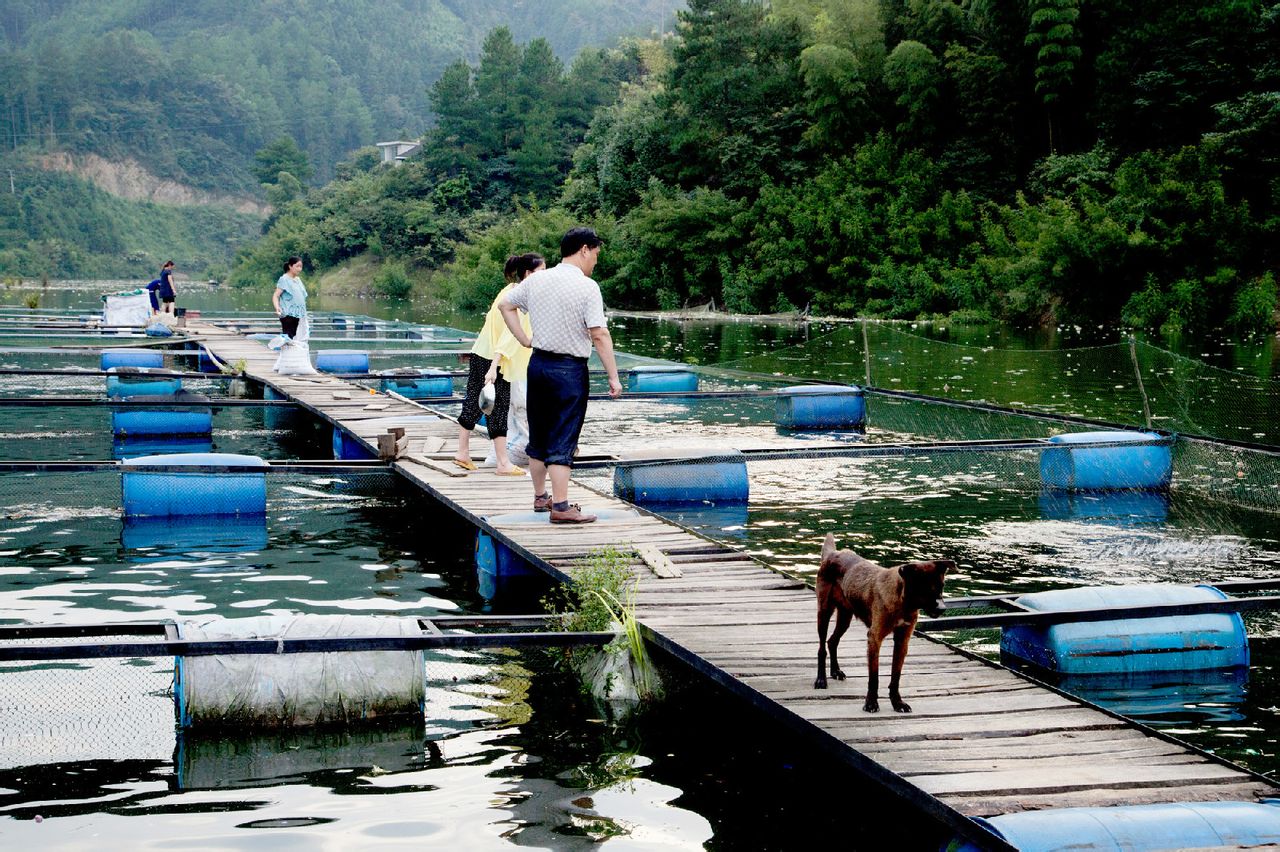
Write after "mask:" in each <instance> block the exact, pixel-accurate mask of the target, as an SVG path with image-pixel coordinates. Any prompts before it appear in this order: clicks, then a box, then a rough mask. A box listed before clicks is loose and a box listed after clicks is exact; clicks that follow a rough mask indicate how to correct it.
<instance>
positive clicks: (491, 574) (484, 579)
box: [476, 506, 637, 600]
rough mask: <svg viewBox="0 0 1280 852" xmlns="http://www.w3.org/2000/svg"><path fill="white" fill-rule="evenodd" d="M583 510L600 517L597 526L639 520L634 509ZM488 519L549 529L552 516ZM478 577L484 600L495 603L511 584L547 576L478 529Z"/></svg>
mask: <svg viewBox="0 0 1280 852" xmlns="http://www.w3.org/2000/svg"><path fill="white" fill-rule="evenodd" d="M583 511H584V512H586V513H587V514H591V515H595V516H596V524H593V526H596V525H599V524H608V523H610V522H616V521H622V520H628V519H634V518H636V517H637V513H636V511H635V510H634V509H594V508H591V507H590V506H585V507H583ZM484 520H486V521H488V522H490V523H492V524H495V525H502V526H505V525H509V524H521V525H524V524H529V525H532V526H549V525H550V524H551V513H550V512H512V513H509V514H505V515H495V516H492V517H487V518H485V519H484ZM476 576H477V579H478V581H479V584H480V595H481V597H483V598H485V599H486V600H492V599H493V598H494V597H496V596H497V594H498V593H499V592H500V591H501V590H502V589H503V588H504V587H505V586H506V585H508V584H510V583H511V581H513V580H517V581H518V580H520V579H521V578H528V577H542V576H543V573H542V571H540V570H539V569H537V568H535V567H533V566H532V565H530V564H529V563H528V562H527V561H525V559H524V558H523V557H521V556H520V555H519V554H517V553H516V552H515V551H513V550H512V549H511V548H509V547H507V546H506V545H505V544H503V543H502V542H500V541H498V540H497V539H495V538H494V537H493V536H491V535H489V533H488V532H486V531H485V530H484V529H478V530H476Z"/></svg>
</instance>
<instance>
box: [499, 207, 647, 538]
mask: <svg viewBox="0 0 1280 852" xmlns="http://www.w3.org/2000/svg"><path fill="white" fill-rule="evenodd" d="M602 245H603V243H602V242H601V241H600V238H599V237H598V236H596V232H595V231H593V230H591V229H590V228H572V229H570V230H569V232H568V233H566V234H565V235H564V238H563V239H562V240H560V257H561V260H560V264H559V265H558V266H556V267H554V268H551V269H544V270H541V271H539V272H535V273H533V274H532V275H530V276H529V277H528V278H526V279H525V280H524V281H522V282H520V283H519V284H517V285H516V286H515V287H513V288H512V289H511V291H510V292H508V293H507V296H506V298H505V299H504V300H503V301H502V302H501V303H500V304H499V305H498V309H499V310H501V311H502V318H503V319H504V320H505V321H506V323H507V328H509V329H511V333H512V334H513V335H514V336H515V338H516V340H518V341H520V343H521V345H522V346H530V347H532V348H533V356H532V357H531V358H530V360H529V381H528V403H527V407H528V411H529V444H528V446H527V447H526V448H525V453H526V454H527V455H528V456H529V478H530V479H531V480H532V482H533V510H534V511H535V512H550V513H551V523H553V524H589V523H591V522H592V521H594V520H595V519H596V516H595V515H586V514H583V512H582V507H581V506H579V505H578V504H576V503H573V504H570V503H569V469H570V467H571V466H572V465H573V454H574V451H575V450H576V449H577V447H578V436H579V435H580V434H581V433H582V423H583V421H584V420H585V419H586V414H587V398H588V392H589V390H590V388H589V383H588V379H589V374H588V371H587V359H588V358H590V357H591V348H592V346H594V347H595V350H596V352H597V353H598V354H599V355H600V361H601V363H603V364H604V369H605V372H607V373H608V374H609V396H612V397H617V396H618V395H619V394H621V393H622V383H621V382H620V381H618V365H617V364H616V363H615V362H614V359H613V338H612V337H610V336H609V328H608V326H607V325H606V324H605V318H604V300H603V299H602V298H601V297H600V286H599V285H598V284H596V282H595V281H593V280H591V278H590V277H589V276H590V275H591V273H592V272H593V271H594V270H595V268H596V261H597V260H598V259H599V257H600V247H601V246H602ZM520 309H523V310H525V311H527V312H528V314H529V325H530V326H531V327H532V328H533V337H532V339H530V338H529V336H528V335H526V334H525V333H524V329H523V328H521V326H520V315H519V313H518V311H519V310H520ZM548 475H550V477H551V493H550V494H547V491H546V483H547V476H548Z"/></svg>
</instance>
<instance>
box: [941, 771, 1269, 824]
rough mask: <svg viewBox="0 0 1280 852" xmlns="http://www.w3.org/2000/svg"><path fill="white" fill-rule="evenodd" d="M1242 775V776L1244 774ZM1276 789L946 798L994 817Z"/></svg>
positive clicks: (1255, 794)
mask: <svg viewBox="0 0 1280 852" xmlns="http://www.w3.org/2000/svg"><path fill="white" fill-rule="evenodd" d="M1241 777H1243V776H1241ZM1274 793H1275V789H1274V788H1273V787H1271V786H1270V785H1268V784H1263V783H1260V782H1239V783H1234V784H1212V785H1203V786H1198V785H1191V786H1181V787H1177V788H1176V789H1170V788H1168V787H1166V786H1163V785H1160V786H1155V787H1126V788H1123V789H1101V788H1092V789H1088V790H1070V791H1066V790H1064V791H1058V792H1055V793H1043V792H1041V793H1030V792H1021V791H1019V792H1016V793H1011V794H1008V795H986V796H980V795H973V796H960V795H955V794H950V795H946V796H944V797H943V801H944V802H945V803H946V804H948V805H950V806H951V807H953V808H955V809H956V810H957V811H959V812H960V813H962V814H964V815H965V816H995V815H997V814H1011V813H1017V812H1019V811H1028V810H1043V809H1045V808H1084V807H1099V808H1106V807H1115V806H1116V805H1149V804H1157V803H1161V802H1218V801H1243V802H1249V801H1254V800H1256V799H1260V798H1263V797H1264V796H1270V795H1274Z"/></svg>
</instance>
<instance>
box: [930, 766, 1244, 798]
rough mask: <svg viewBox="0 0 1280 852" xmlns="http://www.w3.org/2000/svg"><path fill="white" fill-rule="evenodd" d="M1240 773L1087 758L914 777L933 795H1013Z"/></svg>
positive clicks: (1202, 780) (1195, 781) (1213, 779)
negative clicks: (1048, 766) (1046, 767)
mask: <svg viewBox="0 0 1280 852" xmlns="http://www.w3.org/2000/svg"><path fill="white" fill-rule="evenodd" d="M1239 781H1240V773H1239V772H1238V771H1237V770H1235V769H1232V768H1231V767H1229V766H1221V765H1219V764H1217V763H1210V762H1209V761H1207V760H1204V759H1203V758H1200V759H1199V760H1198V762H1197V763H1196V764H1194V765H1187V764H1173V765H1167V764H1166V765H1158V766H1150V765H1140V764H1134V763H1131V762H1129V761H1123V762H1121V761H1116V762H1105V763H1104V762H1102V761H1098V760H1090V761H1085V762H1083V763H1078V764H1076V765H1075V766H1073V767H1067V766H1058V767H1055V768H1054V770H1053V772H1041V771H1037V770H1035V769H1019V770H996V771H992V772H959V773H951V774H946V775H918V776H916V777H915V778H914V779H913V782H914V783H915V784H916V785H917V786H919V787H920V789H922V790H924V791H926V792H928V793H932V794H933V795H935V796H937V795H945V794H951V795H956V794H963V795H966V796H972V795H984V796H991V795H1009V794H1010V793H1013V792H1017V793H1019V794H1027V793H1032V794H1034V793H1056V792H1072V791H1075V790H1086V789H1092V788H1097V787H1102V788H1105V789H1108V790H1123V789H1125V788H1128V787H1154V786H1156V785H1157V784H1160V785H1170V786H1191V785H1204V784H1217V783H1237V782H1239Z"/></svg>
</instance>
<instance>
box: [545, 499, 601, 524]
mask: <svg viewBox="0 0 1280 852" xmlns="http://www.w3.org/2000/svg"><path fill="white" fill-rule="evenodd" d="M595 519H596V516H595V515H584V514H582V507H581V506H579V505H578V504H577V503H570V504H569V508H568V509H565V510H564V511H563V512H560V511H557V510H556V508H555V507H554V506H552V507H551V523H553V524H589V523H592V522H593V521H595Z"/></svg>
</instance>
